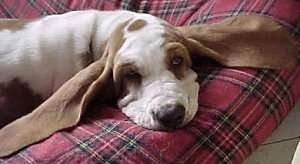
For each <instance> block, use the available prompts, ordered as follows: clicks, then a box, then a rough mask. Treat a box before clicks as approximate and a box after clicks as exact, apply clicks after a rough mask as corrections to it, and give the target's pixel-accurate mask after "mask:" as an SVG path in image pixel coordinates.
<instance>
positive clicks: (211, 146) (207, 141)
mask: <svg viewBox="0 0 300 164" xmlns="http://www.w3.org/2000/svg"><path fill="white" fill-rule="evenodd" d="M197 131H198V130H197ZM196 136H197V139H196V143H197V144H198V145H200V146H203V147H205V148H207V149H208V151H211V152H212V151H215V153H214V154H217V155H218V158H219V159H228V161H229V159H230V157H228V156H227V154H226V153H225V152H224V151H223V149H222V148H221V147H220V146H219V145H217V144H216V142H215V141H217V139H216V136H215V135H210V136H207V135H205V133H204V134H202V133H201V132H197V134H196ZM220 161H221V160H220Z"/></svg>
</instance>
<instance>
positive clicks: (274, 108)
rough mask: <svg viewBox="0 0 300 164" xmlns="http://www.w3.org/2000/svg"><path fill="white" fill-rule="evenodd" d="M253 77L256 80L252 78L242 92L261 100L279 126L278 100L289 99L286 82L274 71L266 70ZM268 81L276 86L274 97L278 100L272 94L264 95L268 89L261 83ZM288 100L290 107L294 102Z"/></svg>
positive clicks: (290, 99)
mask: <svg viewBox="0 0 300 164" xmlns="http://www.w3.org/2000/svg"><path fill="white" fill-rule="evenodd" d="M255 77H257V78H254V79H253V80H252V81H250V82H249V83H248V85H247V86H246V87H244V90H245V91H247V92H249V93H250V94H252V95H254V96H255V97H257V98H258V99H259V100H261V101H262V102H263V105H264V106H265V109H266V110H267V111H268V112H269V113H270V114H272V115H273V116H274V117H275V118H276V121H277V123H278V124H279V123H280V122H281V118H282V117H283V116H280V115H279V114H280V112H279V111H278V109H279V106H280V98H284V99H286V97H290V96H289V95H290V92H289V89H290V85H289V84H286V81H285V80H284V79H282V78H281V77H280V76H279V75H278V74H276V73H275V72H274V71H271V70H268V69H264V70H260V71H258V73H257V75H256V76H255ZM270 80H273V81H274V82H275V85H276V86H278V88H276V89H277V90H276V95H277V96H278V97H280V98H277V97H276V95H275V94H273V93H271V94H266V91H267V89H268V87H267V86H265V85H263V84H264V83H263V82H264V81H270ZM288 99H289V101H290V103H291V105H292V104H294V100H293V99H292V98H288Z"/></svg>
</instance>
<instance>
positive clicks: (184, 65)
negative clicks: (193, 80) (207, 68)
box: [165, 42, 192, 80]
mask: <svg viewBox="0 0 300 164" xmlns="http://www.w3.org/2000/svg"><path fill="white" fill-rule="evenodd" d="M165 52H166V56H165V64H166V66H167V68H168V70H170V71H171V72H173V74H174V75H175V76H176V78H177V79H179V80H180V79H182V78H183V77H184V76H185V72H186V70H187V69H188V68H189V67H191V65H192V64H191V59H190V56H189V53H188V51H187V49H186V48H185V47H184V45H183V44H181V43H178V42H175V43H174V42H173V43H172V42H170V43H169V44H165ZM174 58H181V59H182V62H181V63H180V64H173V60H174Z"/></svg>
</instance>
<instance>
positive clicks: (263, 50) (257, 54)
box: [178, 15, 299, 68]
mask: <svg viewBox="0 0 300 164" xmlns="http://www.w3.org/2000/svg"><path fill="white" fill-rule="evenodd" d="M178 30H179V31H180V32H181V33H182V34H183V35H184V36H185V37H186V38H187V46H188V49H189V50H190V51H191V52H192V53H196V54H203V55H205V56H208V57H210V58H212V59H214V60H216V61H217V62H219V63H221V64H223V65H225V66H238V67H259V68H285V67H293V66H295V65H296V64H298V62H299V61H298V60H297V54H298V50H297V47H296V45H295V43H294V41H293V40H292V37H291V36H290V33H289V32H288V31H287V29H285V28H284V27H282V26H281V25H279V24H277V23H276V22H274V21H272V20H271V19H270V18H267V17H262V16H250V15H248V16H247V15H244V16H237V17H232V18H227V19H225V20H223V21H221V22H218V23H215V24H210V25H194V26H185V27H178Z"/></svg>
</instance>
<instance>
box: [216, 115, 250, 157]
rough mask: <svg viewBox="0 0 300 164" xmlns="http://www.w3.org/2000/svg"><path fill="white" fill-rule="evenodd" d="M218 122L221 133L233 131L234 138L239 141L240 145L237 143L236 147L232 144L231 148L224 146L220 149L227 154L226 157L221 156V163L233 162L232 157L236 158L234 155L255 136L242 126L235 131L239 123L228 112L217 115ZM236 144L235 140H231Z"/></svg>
mask: <svg viewBox="0 0 300 164" xmlns="http://www.w3.org/2000/svg"><path fill="white" fill-rule="evenodd" d="M217 122H218V124H219V126H220V129H219V131H220V132H221V133H222V131H223V130H222V129H223V128H224V129H225V130H228V131H232V132H231V133H233V134H231V136H233V137H234V139H237V140H238V143H235V146H233V145H231V144H230V148H228V146H225V145H222V146H220V149H221V150H222V151H223V152H225V154H226V156H225V158H224V157H223V156H224V155H220V156H219V157H220V158H219V161H220V163H227V162H229V161H230V160H232V157H234V156H233V155H234V153H235V152H236V151H237V150H238V149H239V148H240V147H242V146H243V145H244V144H246V143H247V142H248V141H249V140H251V138H253V136H252V135H251V134H250V132H249V130H247V129H246V128H243V127H242V126H239V128H238V129H237V130H234V129H235V128H236V126H237V121H236V120H235V119H234V117H232V116H231V115H230V114H229V113H227V112H222V113H220V114H219V115H217ZM231 141H232V142H234V140H231Z"/></svg>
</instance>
